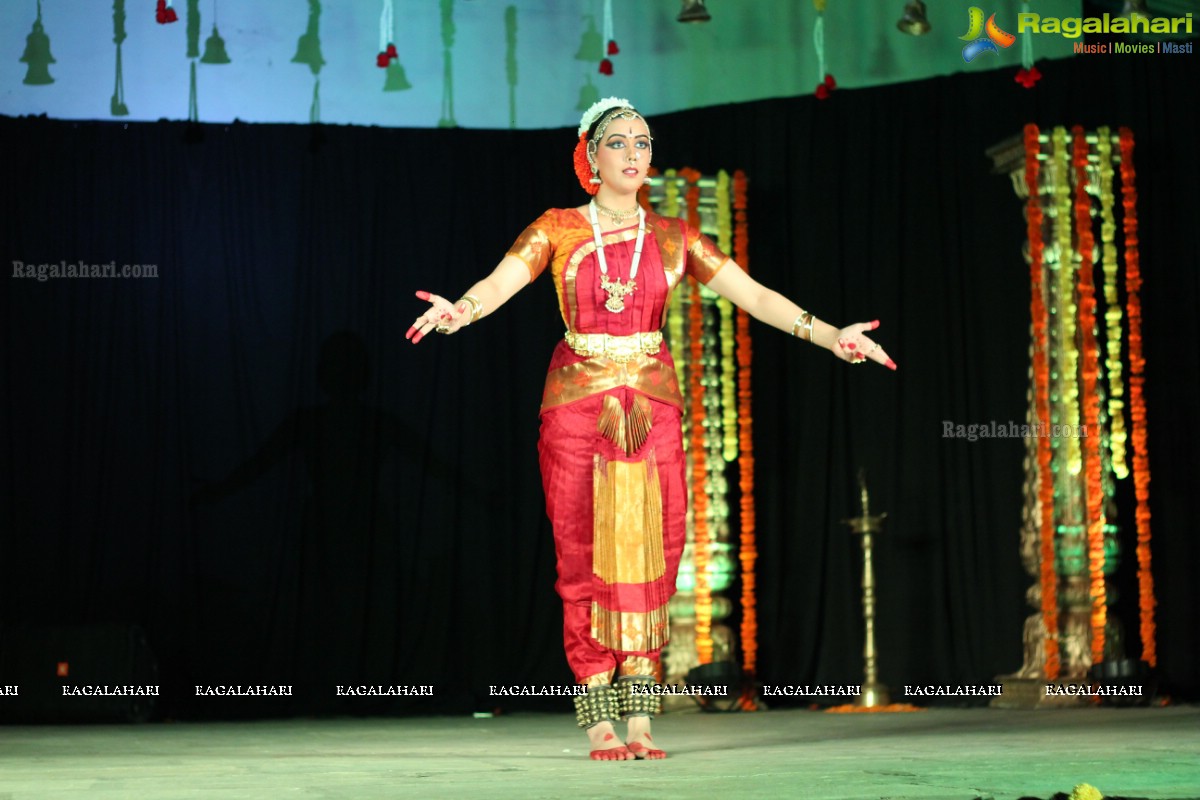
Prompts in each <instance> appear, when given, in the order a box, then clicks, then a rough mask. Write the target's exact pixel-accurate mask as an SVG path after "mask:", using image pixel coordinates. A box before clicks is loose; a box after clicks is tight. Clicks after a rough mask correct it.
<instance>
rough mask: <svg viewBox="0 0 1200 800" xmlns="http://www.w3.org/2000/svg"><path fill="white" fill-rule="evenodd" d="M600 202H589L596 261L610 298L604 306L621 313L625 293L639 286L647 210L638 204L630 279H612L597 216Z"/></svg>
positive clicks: (630, 292)
mask: <svg viewBox="0 0 1200 800" xmlns="http://www.w3.org/2000/svg"><path fill="white" fill-rule="evenodd" d="M599 205H600V204H599V203H597V202H596V201H595V200H592V202H590V203H588V213H589V215H590V216H591V220H592V237H593V239H594V240H595V242H596V261H597V263H598V264H599V265H600V288H601V289H603V290H604V292H605V294H607V295H608V299H607V300H605V301H604V307H605V308H607V309H608V310H609V311H611V312H613V313H614V314H619V313H621V312H622V311H624V310H625V295H627V294H632V293H633V290H634V289H636V288H637V283H636V282H635V281H634V278H636V277H637V271H638V264H640V263H641V261H642V241H643V240H644V239H645V238H646V212H645V211H643V210H642V208H641V206H638V209H637V215H638V232H637V241H636V242H635V243H634V246H633V261H632V262H631V264H630V266H629V280H627V281H625V282H624V283H622V282H621V279H620V278H617V279H616V280H610V279H609V277H608V260H607V259H606V258H605V257H604V238H603V237H602V236H601V234H600V220H599V219H597V218H596V209H597V207H599Z"/></svg>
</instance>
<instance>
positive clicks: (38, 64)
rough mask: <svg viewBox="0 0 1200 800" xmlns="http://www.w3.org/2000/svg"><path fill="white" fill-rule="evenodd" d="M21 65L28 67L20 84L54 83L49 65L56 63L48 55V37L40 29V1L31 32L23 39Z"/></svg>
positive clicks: (43, 30) (40, 84)
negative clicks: (23, 49) (23, 52)
mask: <svg viewBox="0 0 1200 800" xmlns="http://www.w3.org/2000/svg"><path fill="white" fill-rule="evenodd" d="M21 63H22V64H28V65H29V68H28V69H27V70H26V71H25V80H24V81H22V83H25V84H27V85H29V86H45V85H47V84H50V83H54V78H52V77H50V65H51V64H57V63H58V62H57V61H55V60H54V56H52V55H50V37H49V36H47V35H46V31H45V29H44V28H43V27H42V4H41V0H39V2H38V15H37V19H35V20H34V21H33V30H32V31H31V32H30V33H29V35H28V36H26V37H25V54H24V55H22V56H21Z"/></svg>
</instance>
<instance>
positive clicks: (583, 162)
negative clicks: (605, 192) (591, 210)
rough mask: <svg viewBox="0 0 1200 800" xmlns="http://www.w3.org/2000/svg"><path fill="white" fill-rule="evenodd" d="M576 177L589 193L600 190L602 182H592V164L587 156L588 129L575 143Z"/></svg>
mask: <svg viewBox="0 0 1200 800" xmlns="http://www.w3.org/2000/svg"><path fill="white" fill-rule="evenodd" d="M575 177H576V178H578V179H579V185H580V186H582V187H583V190H584V191H585V192H587V193H588V194H592V195H594V194H595V193H596V192H598V191H600V184H598V183H592V165H591V163H590V162H589V161H588V157H587V131H584V132H583V133H581V134H579V141H578V142H576V143H575Z"/></svg>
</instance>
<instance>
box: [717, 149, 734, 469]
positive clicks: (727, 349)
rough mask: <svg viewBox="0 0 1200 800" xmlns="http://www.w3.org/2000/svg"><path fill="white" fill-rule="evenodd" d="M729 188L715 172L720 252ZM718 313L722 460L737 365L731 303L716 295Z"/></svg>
mask: <svg viewBox="0 0 1200 800" xmlns="http://www.w3.org/2000/svg"><path fill="white" fill-rule="evenodd" d="M731 203H732V200H731V198H730V192H729V173H728V172H726V171H725V170H721V171H720V172H718V173H717V247H718V248H719V249H720V250H721V252H722V253H730V252H733V209H732V205H731ZM717 309H718V310H719V311H720V313H721V457H722V458H723V459H724V460H725V462H726V463H728V462H730V461H733V460H734V459H736V458H737V454H738V418H737V365H736V364H735V362H734V348H735V346H736V344H737V342H736V341H735V338H734V330H733V303H731V302H729V301H728V300H726V299H725V298H724V297H719V298H718V299H717Z"/></svg>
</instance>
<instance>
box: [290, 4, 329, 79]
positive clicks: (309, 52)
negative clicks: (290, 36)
mask: <svg viewBox="0 0 1200 800" xmlns="http://www.w3.org/2000/svg"><path fill="white" fill-rule="evenodd" d="M292 63H293V64H307V65H308V68H309V69H310V70H312V74H313V75H317V74H319V73H320V72H321V67H323V66H325V59H324V58H323V57H322V56H321V3H320V0H308V29H307V30H305V31H304V33H302V34H300V39H299V41H297V42H296V55H294V56H292Z"/></svg>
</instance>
